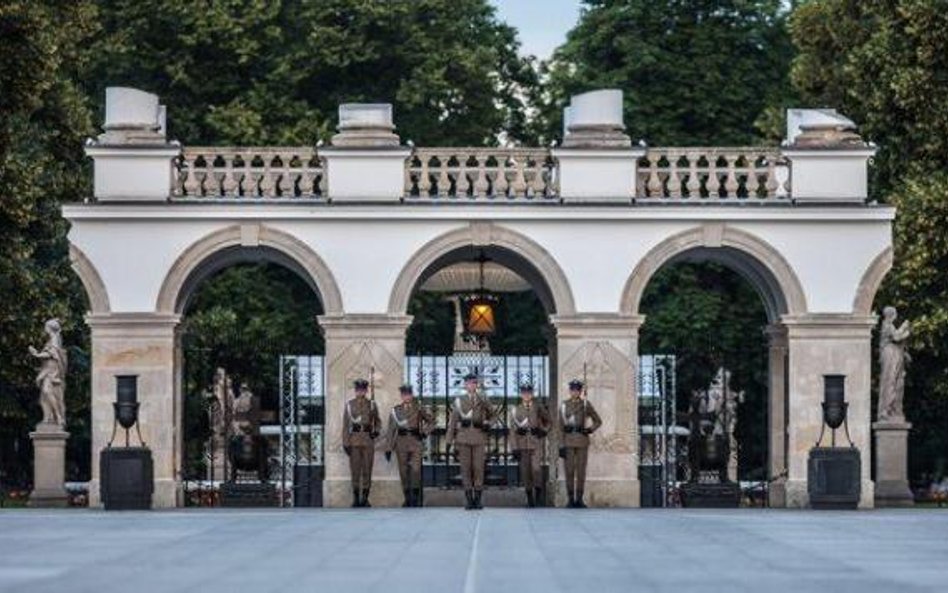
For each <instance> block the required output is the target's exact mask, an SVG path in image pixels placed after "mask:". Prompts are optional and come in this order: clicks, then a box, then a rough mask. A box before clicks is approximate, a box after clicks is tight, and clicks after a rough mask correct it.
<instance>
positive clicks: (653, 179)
mask: <svg viewBox="0 0 948 593" xmlns="http://www.w3.org/2000/svg"><path fill="white" fill-rule="evenodd" d="M661 159H662V154H661V153H660V152H649V153H648V183H646V184H645V190H646V192H647V195H648V197H650V198H661V197H662V193H663V191H664V188H663V186H662V178H661V177H659V175H658V161H660V160H661Z"/></svg>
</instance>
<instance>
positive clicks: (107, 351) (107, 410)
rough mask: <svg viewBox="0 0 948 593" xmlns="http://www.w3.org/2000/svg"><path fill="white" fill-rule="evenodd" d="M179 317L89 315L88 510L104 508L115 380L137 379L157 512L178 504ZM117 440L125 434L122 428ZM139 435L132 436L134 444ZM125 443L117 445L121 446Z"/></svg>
mask: <svg viewBox="0 0 948 593" xmlns="http://www.w3.org/2000/svg"><path fill="white" fill-rule="evenodd" d="M179 320H180V317H179V316H178V315H167V314H162V313H110V314H102V315H99V314H94V315H88V316H87V317H86V323H88V324H89V328H90V329H91V330H92V332H91V333H92V480H91V482H90V484H89V506H93V507H94V506H99V505H100V504H101V497H100V494H99V451H101V450H102V449H103V448H104V447H105V446H106V445H107V444H108V442H109V438H110V437H111V435H112V428H113V420H114V414H113V411H112V403H113V402H114V401H115V376H116V375H138V401H139V403H140V404H141V407H140V408H139V411H138V421H139V424H140V427H141V433H142V438H143V439H144V440H145V444H146V445H147V446H148V448H149V449H151V452H152V458H153V459H154V467H155V493H154V496H153V497H152V504H153V506H154V507H155V508H165V507H173V506H176V505H177V503H178V500H179V499H180V497H179V492H180V487H179V486H180V479H181V449H180V443H181V439H180V433H181V430H182V428H181V425H182V423H181V420H182V413H181V410H182V406H181V397H180V391H179V390H178V389H176V386H177V385H178V381H177V379H176V375H177V370H176V365H175V361H176V358H177V357H176V347H175V345H176V342H177V340H176V333H177V332H176V328H177V326H178V322H179ZM118 430H119V432H118V433H117V434H116V439H119V437H120V436H121V433H122V432H123V431H122V429H121V427H119V429H118ZM136 436H137V435H136V433H135V432H134V429H133V432H132V437H131V438H132V439H133V441H134V440H135V439H136ZM119 443H124V441H117V443H116V444H119Z"/></svg>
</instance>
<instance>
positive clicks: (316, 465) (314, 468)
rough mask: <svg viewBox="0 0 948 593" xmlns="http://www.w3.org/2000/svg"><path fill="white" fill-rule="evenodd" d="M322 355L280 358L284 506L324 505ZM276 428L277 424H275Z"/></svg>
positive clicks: (323, 383) (324, 409) (324, 402)
mask: <svg viewBox="0 0 948 593" xmlns="http://www.w3.org/2000/svg"><path fill="white" fill-rule="evenodd" d="M324 364H325V359H324V358H323V357H322V356H300V355H297V356H281V357H280V425H279V427H278V429H279V437H280V480H281V488H282V491H283V492H284V497H283V498H282V499H281V500H282V501H283V505H284V506H297V507H314V506H316V507H318V506H322V505H323V477H324V475H325V466H324V463H323V450H324V449H323V443H324V437H325V432H324V429H325V425H326V391H325V389H326V381H325V372H324V366H323V365H324ZM275 428H277V427H275Z"/></svg>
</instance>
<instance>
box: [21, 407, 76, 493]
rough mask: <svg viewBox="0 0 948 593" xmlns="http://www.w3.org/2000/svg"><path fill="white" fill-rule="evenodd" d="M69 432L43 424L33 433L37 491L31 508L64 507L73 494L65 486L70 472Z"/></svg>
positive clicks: (31, 436)
mask: <svg viewBox="0 0 948 593" xmlns="http://www.w3.org/2000/svg"><path fill="white" fill-rule="evenodd" d="M68 438H69V433H68V432H66V431H65V430H63V429H62V427H61V426H59V425H58V424H45V423H42V422H41V423H40V424H37V425H36V430H35V431H33V432H31V433H30V439H31V440H32V441H33V492H31V493H30V500H29V505H30V506H31V507H64V506H68V504H69V496H68V494H66V488H65V487H64V486H63V483H64V482H65V473H66V439H68Z"/></svg>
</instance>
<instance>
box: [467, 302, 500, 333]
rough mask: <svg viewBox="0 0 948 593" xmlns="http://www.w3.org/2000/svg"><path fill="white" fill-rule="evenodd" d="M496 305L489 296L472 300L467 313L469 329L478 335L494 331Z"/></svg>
mask: <svg viewBox="0 0 948 593" xmlns="http://www.w3.org/2000/svg"><path fill="white" fill-rule="evenodd" d="M494 328H495V325H494V305H493V303H492V302H491V300H490V299H488V298H482V297H478V298H476V299H474V300H473V301H471V305H470V309H469V310H468V315H467V331H468V332H470V333H472V334H474V335H478V336H488V335H490V334H492V333H494Z"/></svg>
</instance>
